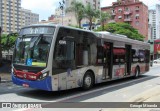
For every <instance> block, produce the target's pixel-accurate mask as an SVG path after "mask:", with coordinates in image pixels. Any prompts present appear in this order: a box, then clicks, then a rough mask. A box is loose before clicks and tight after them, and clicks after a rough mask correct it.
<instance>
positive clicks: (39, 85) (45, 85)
mask: <svg viewBox="0 0 160 111" xmlns="http://www.w3.org/2000/svg"><path fill="white" fill-rule="evenodd" d="M12 81H13V83H14V84H16V85H20V86H24V87H31V88H35V89H41V90H46V91H52V85H51V77H50V76H48V77H46V78H45V79H43V80H37V81H31V80H26V79H20V78H17V77H15V76H14V75H13V74H12Z"/></svg>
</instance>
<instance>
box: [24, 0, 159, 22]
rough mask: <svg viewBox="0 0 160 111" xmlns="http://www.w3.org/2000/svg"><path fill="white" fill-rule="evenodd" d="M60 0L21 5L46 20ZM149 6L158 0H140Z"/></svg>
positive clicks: (109, 1) (108, 2)
mask: <svg viewBox="0 0 160 111" xmlns="http://www.w3.org/2000/svg"><path fill="white" fill-rule="evenodd" d="M59 1H62V0H22V7H23V8H26V9H30V10H32V12H34V13H38V14H39V15H40V20H47V19H48V17H49V16H50V15H51V14H53V13H54V10H55V8H57V7H58V6H59ZM114 1H117V0H101V7H105V6H110V5H111V4H112V2H114ZM140 1H143V2H144V3H145V4H146V5H148V6H149V8H154V6H155V4H156V3H159V4H160V0H140Z"/></svg>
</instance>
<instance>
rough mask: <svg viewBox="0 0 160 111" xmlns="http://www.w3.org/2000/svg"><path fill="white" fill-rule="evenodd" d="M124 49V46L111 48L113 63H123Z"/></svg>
mask: <svg viewBox="0 0 160 111" xmlns="http://www.w3.org/2000/svg"><path fill="white" fill-rule="evenodd" d="M125 54H126V50H125V49H124V48H113V64H114V65H120V64H124V63H125V62H126V61H125Z"/></svg>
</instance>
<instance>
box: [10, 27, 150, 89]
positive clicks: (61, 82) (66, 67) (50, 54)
mask: <svg viewBox="0 0 160 111" xmlns="http://www.w3.org/2000/svg"><path fill="white" fill-rule="evenodd" d="M149 49H150V46H149V44H148V43H144V42H141V41H137V40H132V39H129V38H127V37H126V36H123V35H118V34H112V33H109V32H93V31H87V30H83V29H77V28H72V27H67V26H61V25H53V24H41V25H40V24H39V25H31V26H27V27H24V28H22V29H21V30H20V32H19V34H18V38H17V40H16V43H15V48H14V54H13V60H12V71H11V72H12V81H13V83H14V84H17V85H21V86H24V87H31V88H36V89H41V90H47V91H61V90H68V89H72V88H78V87H82V88H83V89H85V90H88V89H90V88H92V87H93V86H94V84H97V83H102V82H107V81H112V80H117V79H122V78H128V77H135V78H137V77H138V76H139V75H140V74H143V73H145V72H147V71H149V62H150V59H149V58H150V51H149Z"/></svg>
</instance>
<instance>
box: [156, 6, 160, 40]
mask: <svg viewBox="0 0 160 111" xmlns="http://www.w3.org/2000/svg"><path fill="white" fill-rule="evenodd" d="M156 39H160V5H159V4H157V5H156Z"/></svg>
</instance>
